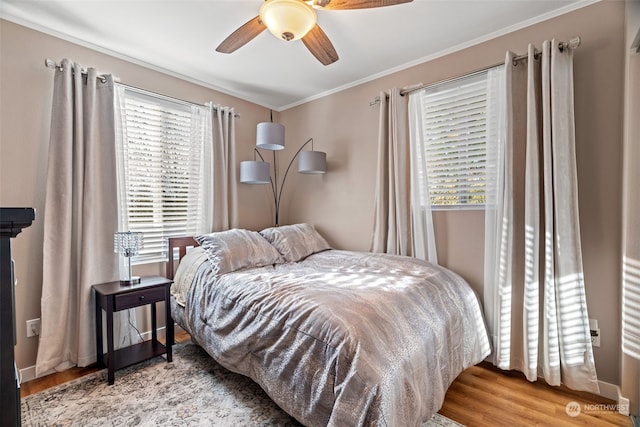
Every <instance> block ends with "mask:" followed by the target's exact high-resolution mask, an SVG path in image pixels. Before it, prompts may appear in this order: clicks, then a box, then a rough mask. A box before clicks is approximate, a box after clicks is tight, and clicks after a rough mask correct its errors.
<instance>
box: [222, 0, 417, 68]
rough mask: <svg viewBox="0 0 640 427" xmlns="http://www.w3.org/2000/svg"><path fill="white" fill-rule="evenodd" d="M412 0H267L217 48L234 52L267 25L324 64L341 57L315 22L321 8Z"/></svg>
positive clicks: (278, 36)
mask: <svg viewBox="0 0 640 427" xmlns="http://www.w3.org/2000/svg"><path fill="white" fill-rule="evenodd" d="M411 1H413V0H265V2H264V3H263V4H262V6H261V7H260V13H259V14H258V16H256V17H255V18H253V19H251V20H250V21H249V22H247V23H246V24H244V25H242V26H241V27H240V28H238V29H237V30H235V31H234V32H233V33H231V35H229V37H227V38H226V39H224V41H223V42H222V43H220V45H219V46H218V47H217V48H216V51H218V52H221V53H231V52H234V51H235V50H237V49H238V48H240V47H242V46H244V45H245V44H247V43H248V42H249V41H251V40H253V39H254V38H255V37H256V36H257V35H258V34H260V33H262V32H263V31H264V30H265V29H269V31H270V32H271V33H272V34H273V35H274V36H275V37H277V38H281V39H283V40H285V41H292V40H298V39H302V43H304V45H305V46H306V47H307V49H309V51H310V52H311V53H312V54H313V56H315V57H316V59H318V61H320V62H321V63H322V64H323V65H329V64H332V63H334V62H336V61H337V60H338V54H337V53H336V50H335V48H334V47H333V44H331V41H330V40H329V37H327V35H326V34H325V32H324V31H322V29H321V28H320V26H318V24H317V23H316V21H317V17H316V11H315V10H314V9H318V10H323V9H326V10H345V9H367V8H373V7H383V6H393V5H396V4H402V3H409V2H411Z"/></svg>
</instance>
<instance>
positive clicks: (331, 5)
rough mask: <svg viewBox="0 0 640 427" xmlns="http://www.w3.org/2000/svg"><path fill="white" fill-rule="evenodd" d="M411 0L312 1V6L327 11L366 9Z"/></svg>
mask: <svg viewBox="0 0 640 427" xmlns="http://www.w3.org/2000/svg"><path fill="white" fill-rule="evenodd" d="M412 1H413V0H313V4H314V6H319V7H320V8H321V9H327V10H344V9H368V8H372V7H383V6H394V5H396V4H402V3H410V2H412Z"/></svg>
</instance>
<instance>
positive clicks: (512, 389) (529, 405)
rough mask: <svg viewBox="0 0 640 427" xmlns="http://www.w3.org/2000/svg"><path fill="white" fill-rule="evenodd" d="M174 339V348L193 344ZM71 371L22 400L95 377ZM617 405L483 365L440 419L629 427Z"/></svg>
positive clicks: (460, 385)
mask: <svg viewBox="0 0 640 427" xmlns="http://www.w3.org/2000/svg"><path fill="white" fill-rule="evenodd" d="M189 339H190V337H189V335H188V334H186V333H184V332H181V333H176V342H183V341H186V340H189ZM97 370H98V369H97V368H95V367H89V368H73V369H69V370H67V371H65V372H60V373H56V374H53V375H49V376H46V377H43V378H38V379H35V380H33V381H29V382H26V383H24V384H22V387H21V395H22V397H25V396H28V395H30V394H33V393H37V392H39V391H42V390H44V389H47V388H49V387H53V386H56V385H58V384H62V383H64V382H67V381H70V380H73V379H75V378H79V377H81V376H83V375H87V374H89V373H92V372H95V371H97ZM569 402H577V403H578V404H579V405H580V409H581V411H580V414H579V415H578V416H576V417H570V416H568V415H567V413H566V407H567V403H569ZM607 405H615V402H613V401H609V400H606V399H603V398H601V397H599V396H594V395H591V394H589V393H580V392H573V391H571V390H568V389H566V388H564V387H551V386H548V385H546V384H544V383H540V382H538V383H530V382H528V381H526V380H525V379H524V377H523V376H522V374H520V373H513V372H503V371H499V370H497V369H496V368H494V367H493V366H491V365H489V364H485V363H481V364H480V365H477V366H473V367H471V368H469V369H467V370H466V371H464V372H463V373H462V374H460V376H458V378H457V379H456V380H455V382H454V383H453V384H452V385H451V387H450V388H449V391H448V392H447V395H446V397H445V401H444V405H443V406H442V409H440V411H439V412H440V414H442V415H444V416H446V417H448V418H450V419H452V420H454V421H457V422H459V423H460V424H464V425H465V426H468V427H473V426H491V427H498V426H508V427H513V426H554V427H555V426H603V427H604V426H626V427H631V426H632V423H631V419H630V418H629V417H625V416H623V415H620V414H618V413H616V412H615V411H614V410H612V409H611V408H612V406H607Z"/></svg>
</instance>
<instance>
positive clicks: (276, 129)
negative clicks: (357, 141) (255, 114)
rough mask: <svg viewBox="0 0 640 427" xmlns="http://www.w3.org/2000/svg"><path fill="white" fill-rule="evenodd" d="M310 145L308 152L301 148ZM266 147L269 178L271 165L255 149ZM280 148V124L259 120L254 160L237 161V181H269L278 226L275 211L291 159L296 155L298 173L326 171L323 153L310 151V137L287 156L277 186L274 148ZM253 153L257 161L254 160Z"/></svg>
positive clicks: (258, 182) (265, 182)
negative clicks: (238, 168)
mask: <svg viewBox="0 0 640 427" xmlns="http://www.w3.org/2000/svg"><path fill="white" fill-rule="evenodd" d="M308 144H311V151H302V150H303V149H304V147H306V146H307V145H308ZM259 148H261V149H264V150H270V151H272V152H273V179H272V178H271V165H270V164H269V163H268V162H266V161H265V160H264V157H262V154H260V151H258V149H259ZM283 148H284V126H283V125H281V124H280V123H274V122H263V123H258V128H257V137H256V147H255V148H254V149H253V152H254V156H253V157H254V160H248V161H243V162H240V182H241V183H243V184H271V191H272V192H273V204H274V208H275V215H276V218H275V219H276V221H275V223H276V227H277V226H279V225H280V218H279V211H280V199H281V198H282V189H283V188H284V183H285V182H286V180H287V175H288V174H289V169H291V165H293V161H294V160H295V159H296V158H298V172H299V173H306V174H323V173H325V172H326V171H327V153H324V152H322V151H314V150H313V138H309V139H308V140H307V142H305V143H304V144H302V145H301V146H300V148H299V149H298V151H296V154H294V156H293V157H292V158H291V161H290V162H289V166H287V169H286V171H285V173H284V176H283V177H282V182H281V183H280V187H278V168H277V165H276V151H279V150H282V149H283ZM256 155H257V156H258V157H260V160H257V159H256Z"/></svg>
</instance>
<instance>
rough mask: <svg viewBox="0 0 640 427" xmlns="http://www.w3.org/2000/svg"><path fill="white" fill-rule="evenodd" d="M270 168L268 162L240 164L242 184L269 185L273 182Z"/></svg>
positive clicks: (250, 161) (245, 162)
mask: <svg viewBox="0 0 640 427" xmlns="http://www.w3.org/2000/svg"><path fill="white" fill-rule="evenodd" d="M269 168H270V166H269V163H267V162H258V161H256V160H247V161H244V162H240V182H242V183H243V184H268V183H270V182H271V174H270V170H269Z"/></svg>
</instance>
